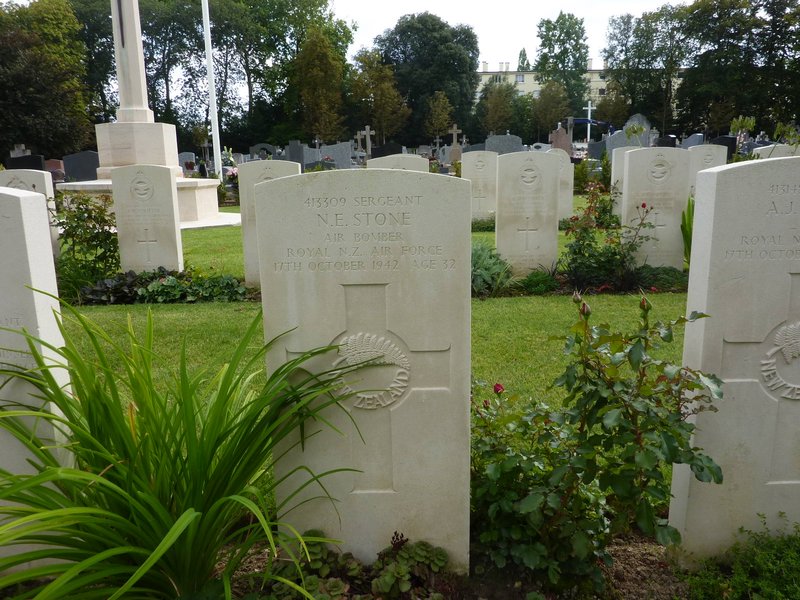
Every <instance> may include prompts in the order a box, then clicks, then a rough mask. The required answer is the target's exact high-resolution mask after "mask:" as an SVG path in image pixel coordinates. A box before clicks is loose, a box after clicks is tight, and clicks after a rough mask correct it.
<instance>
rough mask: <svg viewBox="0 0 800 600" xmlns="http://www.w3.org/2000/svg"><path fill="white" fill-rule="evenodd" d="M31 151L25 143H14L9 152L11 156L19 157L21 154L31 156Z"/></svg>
mask: <svg viewBox="0 0 800 600" xmlns="http://www.w3.org/2000/svg"><path fill="white" fill-rule="evenodd" d="M30 153H31V151H30V149H28V148H26V147H25V144H14V147H13V148H12V149H11V151H10V152H9V153H8V155H9V156H10V157H11V158H17V157H19V156H29V155H30Z"/></svg>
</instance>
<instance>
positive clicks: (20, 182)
mask: <svg viewBox="0 0 800 600" xmlns="http://www.w3.org/2000/svg"><path fill="white" fill-rule="evenodd" d="M0 187H7V188H13V189H16V190H27V191H29V192H38V193H40V194H44V197H45V198H47V213H48V218H49V222H50V246H51V247H52V248H53V256H56V257H57V256H58V255H59V253H60V252H59V250H60V249H59V246H58V226H57V225H56V224H55V217H56V203H55V200H54V196H55V194H53V176H52V175H51V174H50V173H49V172H47V171H36V170H33V169H9V170H7V171H0Z"/></svg>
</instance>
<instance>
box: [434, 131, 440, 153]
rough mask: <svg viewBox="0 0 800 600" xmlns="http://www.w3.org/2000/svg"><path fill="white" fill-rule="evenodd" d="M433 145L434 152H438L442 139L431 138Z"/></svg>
mask: <svg viewBox="0 0 800 600" xmlns="http://www.w3.org/2000/svg"><path fill="white" fill-rule="evenodd" d="M433 143H434V144H436V151H437V152H438V151H439V144H441V143H442V138H440V137H439V136H438V135H437V136H436V137H435V138H433Z"/></svg>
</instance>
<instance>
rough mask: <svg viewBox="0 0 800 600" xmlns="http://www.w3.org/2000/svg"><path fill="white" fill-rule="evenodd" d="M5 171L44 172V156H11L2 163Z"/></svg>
mask: <svg viewBox="0 0 800 600" xmlns="http://www.w3.org/2000/svg"><path fill="white" fill-rule="evenodd" d="M3 164H4V165H5V167H6V169H30V170H34V171H45V170H46V169H45V166H44V156H42V155H41V154H22V155H20V156H11V157H9V158H7V159H5V160H4V161H3Z"/></svg>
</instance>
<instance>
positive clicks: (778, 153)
mask: <svg viewBox="0 0 800 600" xmlns="http://www.w3.org/2000/svg"><path fill="white" fill-rule="evenodd" d="M797 148H798V147H797V146H793V145H790V144H771V145H769V146H761V147H758V148H755V149H754V150H753V154H755V155H756V156H758V157H759V158H785V157H787V156H797V155H798V154H800V153H798V151H797Z"/></svg>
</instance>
